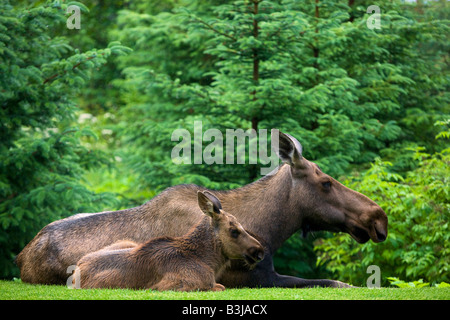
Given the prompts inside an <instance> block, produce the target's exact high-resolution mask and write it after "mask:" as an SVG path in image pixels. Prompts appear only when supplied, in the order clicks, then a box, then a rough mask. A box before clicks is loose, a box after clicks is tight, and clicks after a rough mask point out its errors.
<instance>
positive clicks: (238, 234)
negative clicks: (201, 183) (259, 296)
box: [74, 191, 264, 291]
mask: <svg viewBox="0 0 450 320" xmlns="http://www.w3.org/2000/svg"><path fill="white" fill-rule="evenodd" d="M197 196H198V205H199V207H200V209H201V210H202V211H203V212H204V213H205V214H206V215H207V216H205V217H203V219H202V220H201V221H200V222H199V223H198V224H197V225H196V226H194V227H193V228H192V229H191V231H190V232H188V233H187V234H186V235H185V236H182V237H159V238H155V239H152V240H150V241H148V242H146V243H143V244H140V245H138V244H136V243H134V242H131V241H127V240H124V241H118V242H116V243H114V244H112V245H110V246H107V247H105V248H103V249H101V250H99V251H96V252H92V253H89V254H87V255H85V256H84V257H82V258H81V259H80V260H79V261H78V265H77V268H76V271H75V276H74V279H79V280H80V287H81V288H134V289H143V288H149V289H154V290H177V291H192V290H213V291H220V290H224V289H225V287H224V286H223V285H221V284H219V283H216V279H217V278H218V277H219V276H220V274H221V272H222V271H223V270H224V269H225V267H226V266H227V264H228V263H229V260H230V259H244V260H245V261H246V262H247V263H248V264H249V266H254V265H255V264H256V263H257V262H259V261H261V260H262V259H263V258H264V249H263V247H262V246H261V244H260V243H259V242H258V240H256V239H255V238H253V237H252V236H250V235H249V234H248V233H247V232H246V231H245V230H244V229H243V227H242V226H241V225H240V223H239V222H238V221H237V220H236V218H235V217H234V216H232V215H231V214H229V213H227V212H225V211H223V210H222V205H221V203H220V201H219V199H217V198H216V197H215V196H214V195H213V194H211V193H210V192H208V191H203V192H201V191H199V192H198V194H197ZM74 281H75V280H74Z"/></svg>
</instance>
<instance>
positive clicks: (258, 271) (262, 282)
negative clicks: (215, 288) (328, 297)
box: [219, 256, 354, 288]
mask: <svg viewBox="0 0 450 320" xmlns="http://www.w3.org/2000/svg"><path fill="white" fill-rule="evenodd" d="M219 281H220V283H223V284H224V285H225V286H226V287H253V288H254V287H257V288H269V287H281V288H313V287H328V288H354V287H352V286H350V285H348V284H346V283H343V282H340V281H336V280H328V279H302V278H297V277H293V276H285V275H280V274H278V273H277V272H276V271H275V269H274V267H273V262H272V259H271V258H270V257H268V256H266V258H265V259H264V260H263V261H262V262H260V263H259V264H258V265H257V266H256V268H255V269H253V270H248V268H246V267H245V266H244V265H242V264H239V263H232V267H231V269H229V270H227V271H226V272H225V273H224V274H223V275H222V277H221V279H220V280H219Z"/></svg>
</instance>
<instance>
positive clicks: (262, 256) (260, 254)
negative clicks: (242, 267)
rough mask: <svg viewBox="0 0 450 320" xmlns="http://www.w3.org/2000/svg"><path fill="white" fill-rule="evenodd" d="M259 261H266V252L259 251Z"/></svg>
mask: <svg viewBox="0 0 450 320" xmlns="http://www.w3.org/2000/svg"><path fill="white" fill-rule="evenodd" d="M257 259H258V261H261V260H262V259H264V251H262V250H261V251H259V252H258V254H257Z"/></svg>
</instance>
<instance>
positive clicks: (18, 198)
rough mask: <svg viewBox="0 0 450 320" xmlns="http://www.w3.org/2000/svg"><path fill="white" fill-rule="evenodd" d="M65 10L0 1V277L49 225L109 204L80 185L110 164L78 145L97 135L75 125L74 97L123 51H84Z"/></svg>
mask: <svg viewBox="0 0 450 320" xmlns="http://www.w3.org/2000/svg"><path fill="white" fill-rule="evenodd" d="M65 9H66V5H60V4H59V3H58V2H55V3H48V4H45V5H37V6H34V7H32V8H24V7H19V6H17V7H12V6H11V5H10V4H9V1H6V2H5V1H3V2H2V3H1V4H0V87H1V90H0V106H1V107H0V137H1V138H0V226H1V233H0V248H1V249H0V270H1V275H0V277H11V276H12V275H17V268H16V267H15V266H14V264H13V258H14V256H15V255H16V254H17V253H18V252H20V250H21V249H22V248H23V247H24V246H25V245H26V244H27V242H28V241H30V240H31V239H32V237H34V235H35V234H36V233H37V232H38V231H39V230H40V229H41V228H42V227H43V226H45V225H46V224H48V223H50V222H52V221H54V220H57V219H60V218H64V217H66V216H68V215H71V214H74V213H77V212H92V211H98V210H100V209H104V206H106V205H110V206H111V205H113V204H114V201H115V200H114V197H113V196H112V195H111V194H95V193H94V192H92V191H90V190H88V189H87V188H86V187H85V186H84V185H83V184H82V181H81V180H82V177H83V174H84V172H85V170H88V169H92V168H95V167H97V166H99V165H100V164H108V163H110V161H109V159H108V158H107V157H105V156H104V155H103V154H102V153H101V152H97V151H95V150H90V149H88V148H86V147H85V146H84V145H83V144H81V143H80V137H82V136H91V138H90V139H95V135H93V133H92V132H91V131H89V130H88V129H82V130H81V129H79V128H77V127H75V126H73V121H74V120H75V116H76V112H77V110H78V107H77V105H76V104H75V100H74V96H75V95H76V94H77V92H79V91H80V90H81V89H82V88H83V86H84V84H85V83H86V80H87V79H88V78H89V75H90V71H91V70H96V69H98V68H100V67H101V66H102V65H103V64H104V63H106V61H107V58H108V57H109V56H110V55H111V54H113V53H114V54H123V53H125V52H126V51H127V48H125V47H123V46H120V45H119V44H118V43H112V44H111V46H109V47H108V48H106V49H99V50H97V49H93V50H90V51H87V52H84V53H81V52H79V51H78V50H75V52H74V50H73V49H72V48H71V46H70V45H69V43H68V42H67V40H66V39H65V38H63V37H52V36H51V35H52V34H53V30H54V29H58V28H65V27H66V19H67V17H68V16H67V15H66V12H65Z"/></svg>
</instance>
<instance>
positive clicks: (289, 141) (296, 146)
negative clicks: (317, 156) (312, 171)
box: [272, 130, 304, 168]
mask: <svg viewBox="0 0 450 320" xmlns="http://www.w3.org/2000/svg"><path fill="white" fill-rule="evenodd" d="M276 133H278V150H275V151H276V153H277V155H278V157H279V158H280V159H281V161H283V162H285V163H287V164H289V165H290V166H293V167H297V168H302V167H304V161H303V156H302V152H303V148H302V145H301V144H300V142H299V141H298V140H297V139H295V138H294V137H293V136H291V135H289V134H286V133H283V132H280V131H279V130H276V131H275V132H274V133H272V139H274V138H275V139H276Z"/></svg>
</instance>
